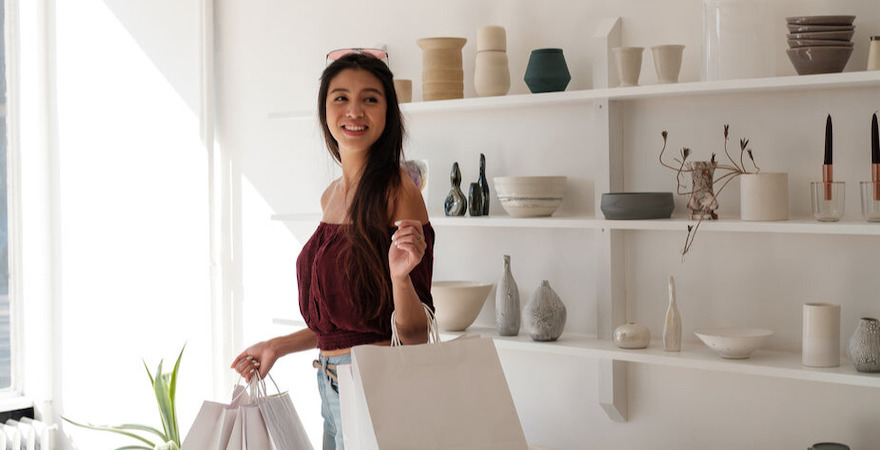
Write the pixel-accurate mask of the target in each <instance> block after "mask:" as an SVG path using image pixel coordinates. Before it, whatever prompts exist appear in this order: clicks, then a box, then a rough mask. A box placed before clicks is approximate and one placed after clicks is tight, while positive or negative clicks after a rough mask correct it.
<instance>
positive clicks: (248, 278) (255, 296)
mask: <svg viewBox="0 0 880 450" xmlns="http://www.w3.org/2000/svg"><path fill="white" fill-rule="evenodd" d="M241 191H242V192H241V196H242V199H241V204H242V213H241V215H242V249H243V250H242V253H243V258H244V261H243V263H242V267H243V274H242V284H243V285H244V305H243V306H242V312H243V314H242V317H241V321H242V323H243V326H244V329H243V334H244V344H243V345H244V346H249V345H251V344H254V343H256V342H259V341H261V340H265V339H269V338H272V337H275V336H279V335H284V334H290V333H292V332H294V331H297V330H298V329H299V328H298V327H291V326H288V325H279V324H274V325H273V321H274V320H275V319H279V318H281V319H290V320H295V321H300V322H301V321H302V315H301V314H300V312H299V302H298V298H299V296H298V294H297V284H296V258H297V256H298V255H299V252H300V249H302V244H303V243H304V242H305V240H306V239H308V236H309V235H310V234H311V232H312V230H308V229H306V228H309V227H311V228H314V227H313V226H312V225H311V224H300V226H299V227H296V228H297V229H298V228H300V227H302V228H303V230H299V229H298V232H297V233H296V234H295V233H293V232H291V231H290V229H289V228H288V226H287V224H285V223H283V222H281V221H278V220H271V219H270V218H271V217H272V215H273V214H275V212H274V211H273V210H272V209H271V207H270V206H269V205H268V204H267V203H266V200H265V199H264V198H263V196H262V195H260V193H259V192H258V191H257V190H256V188H254V186H253V184H251V182H250V181H249V180H248V179H247V178H245V177H243V178H242V180H241ZM316 357H317V351H316V350H315V351H305V352H301V353H297V354H292V355H288V356H285V357H284V358H282V359H281V360H279V361H278V362H277V363H276V364H275V367H273V368H272V372H271V373H272V377H273V379H274V380H275V382H276V383H277V384H278V387H279V388H280V389H281V390H282V391H288V392H289V394H290V397H291V400H292V401H293V405H294V407H295V408H296V410H297V414H298V415H299V417H300V420H301V421H302V422H303V426H304V427H305V429H306V432H308V433H309V437H310V439H311V440H312V443H313V445H314V446H315V448H320V447H321V438H322V436H323V419H322V418H321V399H320V397H319V396H318V388H317V384H316V381H315V369H314V368H312V366H311V361H312V360H313V359H315V358H316ZM271 389H274V387H272V388H271Z"/></svg>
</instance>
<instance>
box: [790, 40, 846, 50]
mask: <svg viewBox="0 0 880 450" xmlns="http://www.w3.org/2000/svg"><path fill="white" fill-rule="evenodd" d="M853 45H855V44H853V43H852V42H850V41H831V40H822V39H788V48H798V47H852V46H853Z"/></svg>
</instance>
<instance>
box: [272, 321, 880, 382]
mask: <svg viewBox="0 0 880 450" xmlns="http://www.w3.org/2000/svg"><path fill="white" fill-rule="evenodd" d="M273 323H275V324H276V325H286V326H292V327H296V328H305V323H304V322H303V321H302V320H294V319H275V320H274V321H273ZM463 334H478V335H480V336H485V337H490V338H492V339H493V340H494V341H495V346H496V347H498V348H501V349H510V350H518V351H527V352H540V353H544V354H556V355H561V356H575V357H583V358H592V359H606V360H616V361H627V362H633V363H640V364H654V365H659V366H666V367H681V368H686V369H699V370H713V371H719V372H729V373H739V374H743V375H758V376H766V377H777V378H787V379H794V380H806V381H819V382H823V383H833V384H843V385H852V386H864V387H873V388H880V373H860V372H858V371H856V370H855V368H853V365H852V364H851V363H850V362H849V360H848V359H847V358H846V357H842V358H841V361H840V367H832V368H826V369H816V368H808V367H804V366H803V365H801V355H800V353H797V352H783V351H778V350H763V349H759V350H757V351H755V353H753V354H752V357H751V358H749V359H722V358H721V357H719V356H718V355H717V354H716V353H715V352H713V351H712V350H710V349H709V348H708V347H706V346H704V345H702V344H699V343H694V342H685V343H683V344H682V351H681V352H666V351H663V344H662V343H661V342H660V341H659V340H654V341H652V342H651V345H649V346H648V348H646V349H641V350H625V349H621V348H618V347H617V346H616V345H614V343H613V342H611V341H609V340H599V339H596V337H595V336H590V335H583V334H572V333H563V334H562V336H561V337H560V338H559V340H557V341H554V342H535V341H533V340H532V339H531V338H530V337H528V335H527V334H526V333H525V332H523V331H521V332H520V335H519V336H511V337H508V336H499V335H498V334H497V333H496V332H495V330H494V329H492V328H486V327H475V326H472V327H470V328H468V330H467V331H465V332H441V338H442V339H443V340H447V339H452V338H454V337H457V336H460V335H463Z"/></svg>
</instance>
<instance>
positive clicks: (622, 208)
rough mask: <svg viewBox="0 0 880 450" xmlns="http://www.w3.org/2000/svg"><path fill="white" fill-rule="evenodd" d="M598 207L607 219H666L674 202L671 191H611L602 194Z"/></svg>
mask: <svg viewBox="0 0 880 450" xmlns="http://www.w3.org/2000/svg"><path fill="white" fill-rule="evenodd" d="M600 208H601V209H602V214H604V215H605V218H606V219H609V220H640V219H668V218H670V217H672V210H673V209H675V202H674V201H673V200H672V192H611V193H607V194H602V204H601V206H600Z"/></svg>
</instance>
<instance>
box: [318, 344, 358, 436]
mask: <svg viewBox="0 0 880 450" xmlns="http://www.w3.org/2000/svg"><path fill="white" fill-rule="evenodd" d="M318 361H320V362H321V369H320V370H318V392H320V394H321V416H322V417H324V450H345V445H344V444H343V443H342V419H341V416H342V413H341V409H340V407H339V382H337V381H336V380H334V379H332V378H330V376H329V375H327V370H326V369H327V365H328V364H331V365H337V366H338V365H340V364H351V355H341V356H331V357H329V358H327V357H325V356H323V355H319V356H318ZM330 372H332V373H333V375H334V376H335V375H336V371H334V370H330Z"/></svg>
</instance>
